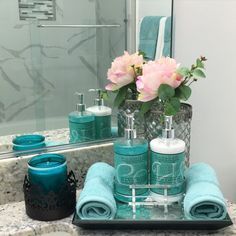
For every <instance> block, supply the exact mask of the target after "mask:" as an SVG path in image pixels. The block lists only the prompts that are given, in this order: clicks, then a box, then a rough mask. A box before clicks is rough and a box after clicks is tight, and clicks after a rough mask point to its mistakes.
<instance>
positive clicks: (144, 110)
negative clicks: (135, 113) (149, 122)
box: [140, 99, 155, 115]
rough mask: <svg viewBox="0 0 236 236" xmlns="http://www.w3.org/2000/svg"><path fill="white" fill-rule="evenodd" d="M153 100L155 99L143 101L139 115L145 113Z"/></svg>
mask: <svg viewBox="0 0 236 236" xmlns="http://www.w3.org/2000/svg"><path fill="white" fill-rule="evenodd" d="M154 102H155V99H153V100H151V101H148V102H144V103H143V104H142V106H141V109H140V113H141V115H144V114H145V113H147V112H148V111H149V110H150V109H151V107H152V105H153V103H154Z"/></svg>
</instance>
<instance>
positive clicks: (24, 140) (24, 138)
mask: <svg viewBox="0 0 236 236" xmlns="http://www.w3.org/2000/svg"><path fill="white" fill-rule="evenodd" d="M12 143H13V147H12V149H13V150H14V151H29V150H32V149H39V148H44V147H45V146H46V144H45V137H44V136H43V135H39V134H27V135H21V136H17V137H15V138H14V139H13V140H12Z"/></svg>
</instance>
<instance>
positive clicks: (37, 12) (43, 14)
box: [18, 0, 56, 20]
mask: <svg viewBox="0 0 236 236" xmlns="http://www.w3.org/2000/svg"><path fill="white" fill-rule="evenodd" d="M18 2H19V16H20V20H27V19H38V20H55V17H56V14H55V2H54V0H40V1H38V0H18Z"/></svg>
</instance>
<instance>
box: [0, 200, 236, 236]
mask: <svg viewBox="0 0 236 236" xmlns="http://www.w3.org/2000/svg"><path fill="white" fill-rule="evenodd" d="M229 214H230V215H231V219H232V220H233V222H234V225H232V226H230V227H227V228H225V229H222V230H219V231H217V232H206V231H179V232H177V231H170V232H168V231H165V232H163V231H156V230H142V231H141V230H140V231H131V230H122V231H119V230H96V231H95V230H83V229H81V228H79V227H76V226H74V225H72V223H71V222H72V216H70V217H68V218H65V219H62V220H58V221H52V222H42V221H36V220H32V219H30V218H29V217H28V216H27V215H26V213H25V205H24V202H18V203H10V204H5V205H0V236H35V235H42V234H46V233H52V232H54V233H55V232H67V233H69V235H72V236H78V235H83V236H92V235H117V236H118V235H119V236H126V235H137V234H138V235H139V236H144V235H152V236H154V235H155V236H156V235H161V236H182V235H183V236H184V235H190V236H195V235H202V236H203V235H217V236H221V235H236V204H229ZM55 235H56V234H55Z"/></svg>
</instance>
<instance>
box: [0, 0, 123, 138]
mask: <svg viewBox="0 0 236 236" xmlns="http://www.w3.org/2000/svg"><path fill="white" fill-rule="evenodd" d="M110 2H113V3H115V2H117V1H116V0H112V1H109V4H108V5H110ZM118 2H119V1H118ZM106 3H107V1H105V2H104V1H101V0H96V1H95V0H91V1H81V0H80V1H79V0H70V3H68V1H66V0H55V5H56V6H55V9H56V19H55V21H53V24H103V23H107V24H108V23H122V22H123V18H124V17H123V16H124V7H123V6H122V4H123V3H124V2H123V0H122V1H121V3H119V4H118V5H117V6H119V8H111V10H112V9H114V14H112V13H111V12H110V11H108V12H107V15H106V14H105V12H106V11H104V9H103V8H104V6H105V5H106ZM111 6H112V5H111ZM18 11H19V9H18V1H17V0H2V1H0V35H1V37H0V85H1V86H0V130H1V132H0V135H7V134H14V133H25V132H33V131H38V130H47V129H54V128H55V129H56V128H66V127H67V126H68V121H67V116H68V113H69V112H71V111H72V110H74V109H75V104H76V97H74V96H73V94H74V92H75V91H81V92H84V93H86V96H85V100H86V101H87V102H86V103H87V104H88V106H89V105H92V104H93V98H92V96H89V95H88V94H87V91H88V89H89V88H91V87H97V86H104V84H106V71H107V69H108V67H109V66H110V63H111V60H112V59H114V57H115V56H117V55H120V54H121V53H122V52H123V50H124V39H123V38H124V30H123V28H120V29H117V28H116V29H107V30H106V29H76V28H73V29H66V28H63V29H53V28H38V27H37V25H38V24H39V23H41V24H51V23H52V21H49V22H47V21H43V23H42V22H40V21H37V20H27V21H25V20H24V21H20V20H19V12H18ZM114 32H115V33H114ZM106 42H108V44H107V43H106ZM102 43H103V44H102ZM104 43H106V44H104ZM101 44H102V45H101Z"/></svg>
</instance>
